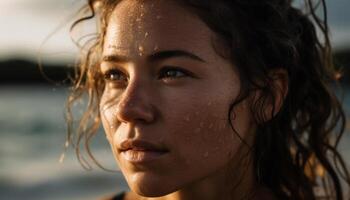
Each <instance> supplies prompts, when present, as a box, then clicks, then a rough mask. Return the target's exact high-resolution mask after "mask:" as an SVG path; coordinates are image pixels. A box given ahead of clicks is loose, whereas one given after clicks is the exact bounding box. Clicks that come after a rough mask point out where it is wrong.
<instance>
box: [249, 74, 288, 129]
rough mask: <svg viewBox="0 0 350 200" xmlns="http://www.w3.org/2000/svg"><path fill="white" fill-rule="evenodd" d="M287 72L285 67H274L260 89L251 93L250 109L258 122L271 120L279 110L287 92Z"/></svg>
mask: <svg viewBox="0 0 350 200" xmlns="http://www.w3.org/2000/svg"><path fill="white" fill-rule="evenodd" d="M288 83H289V78H288V72H287V71H286V70H285V69H274V70H271V71H270V72H269V74H268V79H267V80H266V82H265V83H264V86H265V87H263V88H262V89H258V90H256V92H255V94H254V95H253V96H254V98H253V102H252V103H253V104H252V105H253V107H252V111H253V113H255V118H256V120H257V122H258V123H264V122H267V121H269V120H271V119H272V118H273V117H274V116H276V115H277V113H278V112H279V111H280V110H281V108H282V105H283V103H284V100H285V98H286V96H287V94H288V87H289V86H288V85H289V84H288Z"/></svg>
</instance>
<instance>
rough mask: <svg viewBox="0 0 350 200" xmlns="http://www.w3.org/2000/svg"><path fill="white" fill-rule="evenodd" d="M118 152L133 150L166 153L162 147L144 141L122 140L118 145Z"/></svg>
mask: <svg viewBox="0 0 350 200" xmlns="http://www.w3.org/2000/svg"><path fill="white" fill-rule="evenodd" d="M118 150H119V151H127V150H135V151H162V152H166V151H168V150H167V149H166V148H165V147H164V146H163V145H161V144H156V143H152V142H148V141H145V140H132V139H128V140H124V141H123V142H121V143H120V145H119V148H118Z"/></svg>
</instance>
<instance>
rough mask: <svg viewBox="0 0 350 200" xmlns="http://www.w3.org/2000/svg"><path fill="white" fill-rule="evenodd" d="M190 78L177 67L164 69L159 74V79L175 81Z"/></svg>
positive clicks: (188, 74) (184, 71)
mask: <svg viewBox="0 0 350 200" xmlns="http://www.w3.org/2000/svg"><path fill="white" fill-rule="evenodd" d="M188 76H190V73H189V72H187V71H186V70H184V69H181V68H178V67H165V68H163V69H161V71H160V73H159V79H176V78H184V77H188Z"/></svg>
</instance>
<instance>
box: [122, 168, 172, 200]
mask: <svg viewBox="0 0 350 200" xmlns="http://www.w3.org/2000/svg"><path fill="white" fill-rule="evenodd" d="M127 182H128V185H129V187H130V189H131V190H132V191H133V192H135V193H136V194H138V195H140V196H143V197H160V196H165V195H167V194H170V193H173V192H175V191H176V190H177V189H178V188H176V187H175V185H172V183H171V181H168V180H163V179H161V178H159V177H156V176H152V175H146V174H139V173H137V174H134V175H132V176H131V177H129V178H127Z"/></svg>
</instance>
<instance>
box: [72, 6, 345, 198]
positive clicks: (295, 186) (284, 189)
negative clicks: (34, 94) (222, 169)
mask: <svg viewBox="0 0 350 200" xmlns="http://www.w3.org/2000/svg"><path fill="white" fill-rule="evenodd" d="M119 2H120V0H119V1H118V0H89V1H88V4H87V5H86V7H84V8H83V9H82V10H81V13H83V15H84V17H82V18H80V19H78V20H76V21H75V23H74V24H73V25H72V30H73V29H75V28H77V26H78V25H79V24H81V23H84V22H85V21H87V20H91V19H93V18H97V21H98V26H99V30H98V32H97V33H96V35H95V36H94V37H93V38H92V41H94V43H93V45H91V41H89V44H90V45H88V44H83V45H80V44H78V45H79V47H80V48H81V59H80V64H79V66H78V67H77V68H76V75H75V77H74V80H73V81H74V86H73V87H72V92H71V95H70V96H69V98H68V101H67V115H66V117H67V118H66V120H67V123H68V138H67V141H68V142H69V143H70V144H72V145H73V146H74V148H75V149H76V152H77V155H78V158H79V160H80V162H81V163H82V165H83V166H84V167H86V168H90V165H89V163H88V162H87V160H86V158H84V156H82V154H81V153H80V149H81V141H84V144H83V145H84V146H85V150H86V151H87V154H88V155H89V157H90V158H91V159H92V160H93V161H94V162H95V163H96V164H97V165H98V166H100V167H102V166H101V165H100V164H99V163H98V162H97V161H96V160H95V159H94V157H93V156H92V153H91V152H90V149H89V143H90V141H91V139H92V138H93V136H94V135H95V134H96V132H97V130H98V127H99V124H100V121H101V120H100V115H99V103H100V97H101V95H102V92H103V88H104V81H103V78H102V77H101V75H100V72H99V67H97V66H99V62H100V60H99V59H100V55H101V53H102V45H103V42H104V36H105V32H106V27H107V21H108V18H109V16H110V13H111V12H112V10H113V9H114V7H115V6H116V5H117V4H118V3H119ZM304 2H305V9H303V11H301V10H299V9H297V8H294V7H293V6H292V3H293V2H292V1H291V0H181V5H184V6H185V7H187V8H189V10H190V11H191V12H194V13H195V14H197V15H198V16H199V17H200V19H201V20H202V21H203V22H205V23H206V25H207V26H208V27H209V28H210V29H211V30H212V31H213V32H214V33H216V35H217V36H218V37H217V38H218V39H219V40H218V41H219V42H220V43H221V44H222V45H221V46H220V47H222V46H223V47H224V48H221V49H219V48H216V50H217V53H218V54H219V55H222V56H223V57H225V58H226V59H228V60H230V61H231V62H232V63H234V64H235V66H237V68H238V71H239V75H240V80H241V86H242V88H241V93H240V95H239V98H238V99H236V101H235V102H232V105H231V107H230V110H229V111H228V116H229V118H230V117H231V116H232V114H230V113H231V112H233V109H234V107H235V105H237V104H238V103H239V102H240V101H242V100H244V99H245V98H247V97H248V96H249V94H251V92H252V91H257V90H258V91H260V94H261V95H260V96H259V98H257V99H256V100H255V101H254V102H252V103H251V105H250V107H251V110H252V111H254V113H256V116H255V118H256V121H257V122H258V124H259V125H258V126H259V127H258V129H257V130H258V131H257V132H256V135H255V143H254V145H253V146H252V147H251V151H252V153H254V166H255V171H256V178H257V180H258V182H259V184H262V185H264V186H266V187H268V188H269V189H270V190H271V191H273V193H274V194H275V195H276V196H277V197H279V198H281V199H308V200H309V199H310V200H311V199H318V198H321V197H319V195H321V196H322V199H337V200H341V199H345V198H349V197H345V196H344V193H345V191H346V190H344V188H349V185H350V176H349V173H348V170H347V166H346V163H345V162H344V160H343V159H342V157H341V155H340V154H339V152H338V150H337V146H338V144H339V141H340V138H341V137H342V134H343V132H344V124H345V115H344V112H343V109H342V107H341V104H340V102H339V100H338V99H337V98H336V96H335V95H334V93H333V91H332V89H331V88H330V87H329V84H333V85H336V83H337V79H338V78H339V73H338V72H337V70H336V69H335V68H334V66H333V62H332V52H331V44H330V41H329V38H328V31H329V30H328V25H327V10H326V5H325V0H320V1H317V2H316V1H312V0H305V1H304ZM317 9H322V10H321V11H322V12H321V13H322V15H323V16H322V17H319V16H318V15H316V10H317ZM87 13H88V14H87ZM317 29H318V30H319V31H320V32H321V33H322V34H323V38H318V37H317V34H316V32H317ZM213 47H217V46H216V45H214V46H213ZM274 69H282V70H285V71H286V72H287V74H288V88H289V89H288V94H287V95H286V97H285V100H284V103H283V105H282V107H281V109H280V110H279V112H277V114H276V115H274V116H271V117H266V116H264V115H265V114H264V111H263V109H264V108H265V107H266V104H267V103H268V102H271V101H272V102H274V100H275V99H274V97H275V95H274V92H273V91H276V88H273V87H274V86H273V85H272V84H271V82H272V79H273V78H274V77H271V76H270V75H271V73H270V72H271V71H272V70H274ZM277 91H278V90H277ZM81 99H83V100H87V104H86V108H85V112H84V113H83V114H82V116H81V117H78V120H79V123H78V124H77V126H75V125H74V123H73V122H74V121H76V120H75V118H73V114H72V109H73V107H74V103H75V102H77V101H79V100H81ZM272 105H274V104H273V103H272ZM266 118H271V119H270V120H265V119H266ZM230 121H231V120H230ZM231 126H232V128H233V129H234V127H233V125H232V124H231ZM73 133H74V134H73ZM242 142H244V141H242ZM67 146H68V145H67ZM102 168H103V167H102ZM342 185H343V186H342ZM344 186H345V187H344ZM319 188H321V189H323V191H324V192H323V193H317V192H315V191H316V190H317V189H319Z"/></svg>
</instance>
